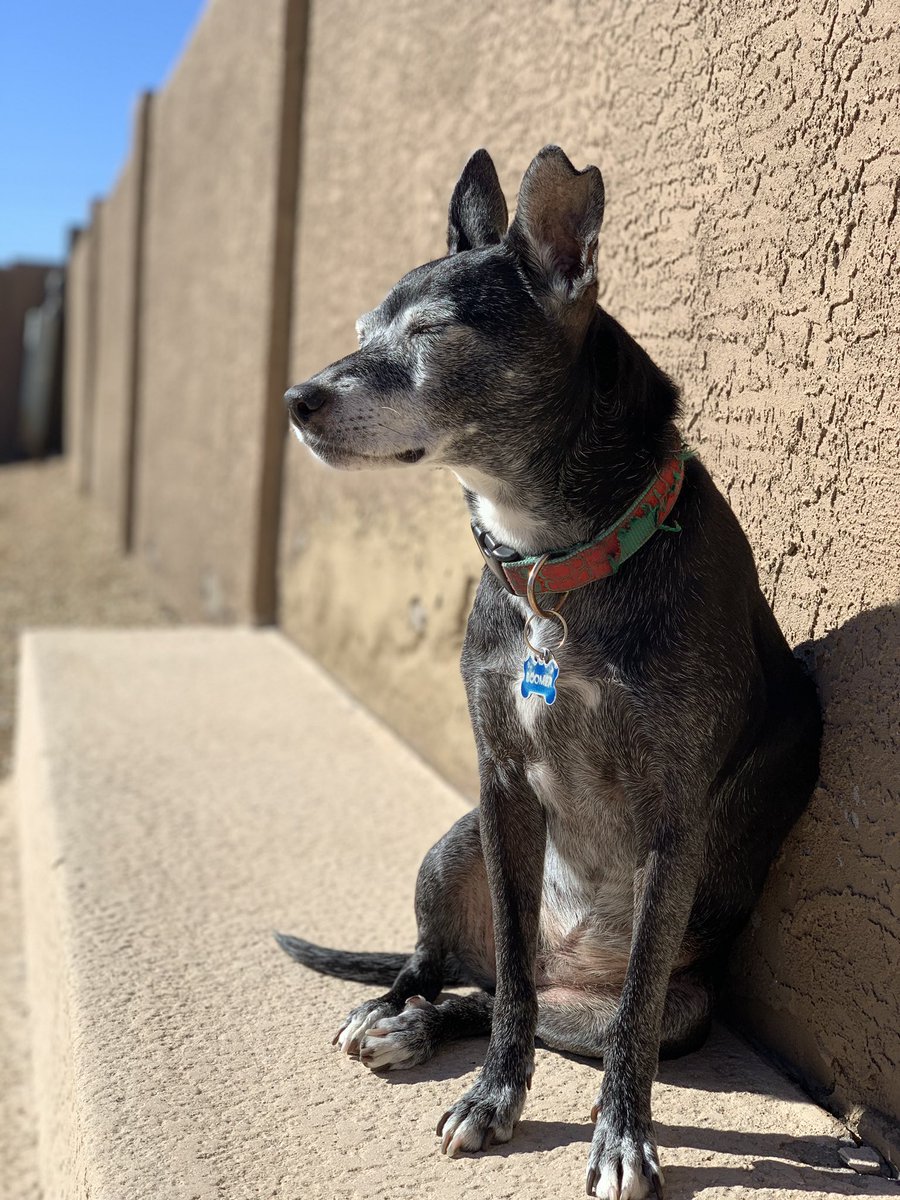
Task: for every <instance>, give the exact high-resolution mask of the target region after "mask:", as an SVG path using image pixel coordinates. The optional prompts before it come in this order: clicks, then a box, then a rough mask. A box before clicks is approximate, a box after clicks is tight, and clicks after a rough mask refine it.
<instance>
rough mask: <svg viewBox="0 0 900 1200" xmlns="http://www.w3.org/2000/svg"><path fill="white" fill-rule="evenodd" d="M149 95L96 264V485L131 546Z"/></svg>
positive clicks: (108, 203) (108, 210) (106, 216)
mask: <svg viewBox="0 0 900 1200" xmlns="http://www.w3.org/2000/svg"><path fill="white" fill-rule="evenodd" d="M150 103H151V101H150V96H149V94H147V95H144V96H142V97H141V99H140V100H139V101H138V106H137V113H136V117H135V122H134V137H133V139H132V147H131V154H130V156H129V158H128V161H127V162H126V164H125V166H124V167H123V169H122V173H121V175H120V176H119V179H118V182H117V183H116V185H115V187H114V188H113V190H112V192H111V193H110V194H109V196H107V198H106V200H105V202H104V207H103V241H102V244H101V246H100V253H99V257H98V263H97V280H98V286H97V362H96V371H95V395H94V420H93V429H92V453H91V491H92V492H93V494H94V495H95V496H96V498H97V500H98V502H99V503H100V504H101V505H102V506H103V508H104V509H106V511H107V512H108V513H109V514H110V516H111V517H112V519H113V520H114V522H115V525H116V530H117V533H118V537H119V542H120V545H121V546H122V548H123V549H127V548H128V547H129V545H130V529H131V497H132V469H133V441H134V420H135V415H136V407H135V405H136V387H137V378H136V370H137V354H138V333H139V321H138V311H137V309H138V303H139V293H140V264H141V234H142V214H143V209H144V202H143V199H144V196H143V189H144V183H145V166H146V139H147V133H148V122H149V113H150Z"/></svg>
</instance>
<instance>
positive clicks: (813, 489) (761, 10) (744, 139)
mask: <svg viewBox="0 0 900 1200" xmlns="http://www.w3.org/2000/svg"><path fill="white" fill-rule="evenodd" d="M890 8H891V6H890V4H889V3H888V0H873V3H871V4H869V5H868V6H867V7H866V9H865V11H864V13H861V12H859V11H855V12H852V13H851V12H850V10H849V9H847V8H846V6H842V5H840V4H839V3H837V2H836V0H826V3H825V4H824V5H823V6H821V11H819V12H818V13H816V12H814V11H813V10H812V9H802V10H798V9H796V8H795V7H794V6H789V5H788V4H787V3H786V2H782V0H777V2H776V3H774V4H772V3H762V0H753V2H751V3H749V4H746V3H741V4H738V3H736V0H727V2H726V3H723V4H719V5H716V6H712V7H710V6H700V7H696V8H693V9H686V8H685V7H684V6H682V5H677V4H675V3H668V0H666V2H664V3H661V4H659V3H657V4H648V3H638V4H634V3H628V2H626V0H606V2H605V3H604V4H603V5H602V6H596V5H595V6H580V5H577V4H574V3H554V4H542V5H530V6H522V5H514V4H512V3H509V2H507V0H504V2H502V3H500V4H497V5H492V6H475V5H471V6H463V7H460V6H458V5H455V4H451V3H449V0H436V2H434V3H430V4H428V5H424V4H421V3H419V2H418V0H393V2H392V3H390V4H388V5H383V6H379V7H378V10H377V16H376V14H375V12H374V10H373V8H372V6H371V5H369V4H367V3H364V2H363V0H332V2H331V3H329V4H328V5H320V6H318V7H316V8H315V9H314V13H313V20H312V27H311V30H310V56H309V67H308V79H307V94H306V100H305V106H304V122H303V135H302V136H303V143H302V144H303V157H302V166H301V178H302V196H301V209H300V222H299V242H298V254H297V268H296V309H295V312H296V317H295V325H294V350H293V361H292V367H293V372H292V373H293V379H295V380H298V379H302V378H304V377H305V376H307V375H308V374H310V373H312V372H313V371H315V370H317V369H318V368H320V367H321V366H323V365H324V364H325V363H327V362H329V361H331V360H332V359H334V358H336V357H338V356H340V355H342V354H344V353H347V352H348V351H349V350H351V349H352V348H354V346H355V339H354V333H353V322H354V320H355V318H356V316H357V315H358V314H359V313H360V312H362V311H364V310H365V309H367V308H369V307H371V306H372V305H373V304H375V303H377V302H378V301H379V300H380V299H381V297H382V296H383V294H384V292H385V291H386V290H387V288H388V287H389V286H390V285H391V284H392V283H393V282H394V280H395V279H396V278H397V277H398V276H399V275H400V274H402V273H403V272H404V271H406V270H408V269H409V268H410V267H412V266H414V265H416V264H417V263H419V262H421V261H423V260H425V259H427V258H431V257H434V256H435V255H437V254H440V253H442V251H443V234H444V227H445V219H446V218H445V214H446V204H447V200H448V197H449V194H450V190H451V188H452V185H453V182H454V179H455V177H456V174H457V173H458V170H459V168H460V167H461V165H462V163H463V162H464V160H465V158H466V156H467V155H468V153H469V152H470V151H471V150H473V149H474V148H475V147H476V146H479V145H486V146H487V147H488V148H489V149H490V150H491V152H492V153H493V155H494V157H495V161H496V162H497V165H498V169H499V171H500V176H501V180H502V182H503V184H504V187H505V189H506V191H507V196H508V199H509V200H510V201H512V200H513V199H514V193H515V188H516V186H517V184H518V181H519V178H520V177H521V172H522V170H523V169H524V167H525V166H526V165H527V163H528V161H529V159H530V157H531V155H532V154H533V153H534V152H535V151H536V150H537V149H538V148H539V147H540V146H541V145H543V144H544V143H545V142H548V141H555V142H559V143H560V144H561V145H562V146H563V147H564V148H565V149H566V150H567V151H568V153H569V154H570V156H571V157H572V159H573V161H574V162H575V163H576V164H578V165H583V164H584V163H586V162H596V163H598V164H599V165H600V166H601V167H602V169H603V172H604V177H605V180H606V187H607V221H606V227H605V230H604V234H603V238H602V241H601V278H602V283H601V301H602V303H604V305H605V306H606V307H607V308H608V309H609V310H610V311H611V312H612V313H613V314H614V315H616V316H617V317H618V318H619V319H620V320H622V321H623V323H624V324H625V325H626V326H627V327H628V328H629V329H630V330H631V331H632V332H633V333H634V334H635V336H637V337H638V338H639V340H641V341H642V342H643V344H644V345H645V346H646V347H647V349H648V350H649V351H650V353H651V354H652V355H653V356H654V357H655V358H656V359H657V361H658V362H659V363H660V364H661V365H662V366H663V367H665V368H666V369H667V370H668V371H669V372H670V373H672V374H673V375H674V376H675V378H676V379H677V380H678V382H679V383H680V384H681V386H682V387H683V390H684V398H685V409H686V419H685V423H684V429H685V431H686V433H687V436H688V437H689V438H690V440H691V442H692V443H693V444H694V445H695V446H697V447H698V448H699V449H700V451H701V453H702V454H703V456H704V458H705V460H706V462H707V463H708V465H709V466H710V468H711V470H712V471H713V474H714V476H715V477H716V478H717V480H718V482H719V484H720V486H721V487H722V488H723V489H724V490H725V492H726V493H727V494H728V496H729V498H730V500H731V503H732V505H733V506H734V508H735V510H736V512H737V513H738V515H739V517H740V518H741V520H742V521H743V522H744V525H745V528H746V529H747V531H748V533H749V536H750V539H751V542H752V544H753V546H754V549H755V551H756V554H757V556H758V560H759V564H760V569H761V574H762V578H763V580H764V585H765V588H766V591H767V594H768V595H769V596H770V598H771V599H772V600H773V603H774V606H775V610H776V613H777V615H778V617H779V619H780V620H781V622H782V624H783V626H784V628H785V630H786V632H787V633H788V635H789V637H790V638H791V639H792V640H793V641H794V642H795V643H800V642H807V643H810V644H809V646H808V647H807V652H808V653H809V654H810V657H811V659H812V660H813V661H814V663H815V665H816V668H817V671H818V676H819V679H820V682H821V686H822V692H823V699H824V701H825V704H826V718H827V741H826V748H825V758H824V765H823V775H822V783H821V787H820V789H819V791H818V792H817V794H816V797H815V799H814V802H813V804H812V806H811V809H810V812H809V814H808V815H807V816H806V817H805V818H804V819H803V820H802V821H801V823H800V825H799V826H798V828H797V830H796V832H795V834H794V835H793V836H792V837H791V838H790V840H789V843H788V845H787V847H786V849H785V852H784V853H783V855H782V857H781V859H780V860H779V863H778V865H777V867H776V869H775V871H774V872H773V876H772V878H771V881H770V885H769V888H768V892H767V894H766V897H765V899H764V901H763V904H762V905H761V907H760V910H759V913H758V914H757V917H756V918H755V921H754V925H753V928H752V929H751V930H750V931H749V932H748V935H747V936H746V938H745V939H744V942H743V943H742V946H741V948H740V951H739V954H738V956H737V960H736V979H738V980H740V988H739V990H740V992H741V998H740V1008H741V1010H742V1011H743V1013H744V1016H745V1019H746V1021H747V1022H748V1023H749V1026H750V1028H751V1029H753V1030H755V1031H757V1032H760V1033H761V1034H762V1035H763V1036H764V1037H765V1038H766V1040H767V1041H768V1042H769V1044H770V1045H772V1046H774V1047H775V1048H776V1049H777V1050H778V1051H780V1052H781V1053H783V1054H784V1055H785V1057H786V1058H788V1059H789V1060H790V1061H792V1062H794V1063H795V1064H797V1065H798V1067H799V1068H800V1069H801V1071H802V1072H803V1073H804V1075H805V1077H806V1078H807V1079H808V1080H810V1081H812V1082H813V1083H814V1084H816V1085H817V1086H818V1088H819V1089H820V1093H821V1094H822V1095H823V1096H824V1097H825V1098H826V1099H829V1101H830V1102H831V1103H832V1104H833V1105H834V1106H835V1107H838V1108H843V1109H844V1110H845V1111H847V1110H849V1109H850V1108H851V1106H856V1109H855V1113H856V1115H855V1119H856V1120H858V1121H861V1122H862V1125H863V1127H864V1128H865V1129H866V1130H867V1136H872V1137H875V1136H876V1133H875V1126H876V1125H878V1123H879V1121H880V1118H879V1116H878V1113H879V1112H882V1113H888V1114H891V1115H892V1116H893V1117H894V1118H897V1117H898V1115H900V1094H898V1090H897V1088H898V1078H900V1077H898V1074H897V1071H896V1063H897V1062H898V1061H900V1045H898V1044H897V1036H898V1034H897V1031H898V1020H897V999H896V995H897V989H896V954H897V945H898V938H900V894H898V890H897V887H896V879H897V869H898V863H897V862H896V861H895V860H893V859H892V858H891V855H892V854H893V853H895V851H892V850H891V849H890V847H891V846H894V847H896V846H897V844H898V832H900V814H898V807H897V804H898V793H897V779H898V777H900V770H898V767H900V751H898V745H897V741H896V728H897V719H898V716H900V713H898V698H897V688H896V679H897V674H896V670H897V660H898V652H900V651H898V647H900V629H898V617H897V614H898V600H900V589H898V574H897V566H896V563H897V546H898V540H900V539H898V534H900V518H898V515H897V514H898V512H900V484H898V481H897V476H896V456H897V446H898V440H900V406H898V399H897V389H896V347H897V332H898V330H897V323H898V315H897V306H896V304H893V305H892V304H891V303H890V299H889V290H890V286H891V285H890V277H891V272H892V271H896V265H897V263H896V244H897V236H896V235H897V216H896V214H897V192H896V149H895V147H894V146H893V144H892V141H891V136H890V133H889V129H890V122H891V120H892V117H893V115H894V114H895V113H896V104H897V99H898V90H900V89H898V84H897V79H898V71H897V66H898V34H897V30H896V23H895V22H892V20H891V13H890ZM287 474H288V484H287V488H286V493H285V509H284V514H283V527H282V534H283V536H282V543H281V546H282V551H281V561H282V572H283V582H282V619H283V623H284V625H285V628H286V629H287V631H288V632H289V633H290V634H291V635H292V636H294V637H295V638H296V639H297V640H298V641H299V642H300V643H301V644H302V645H303V646H304V647H306V648H307V649H308V650H310V651H311V652H312V653H313V654H315V655H316V656H317V657H319V658H320V659H321V660H322V661H323V662H324V663H325V664H326V665H328V666H329V667H330V668H331V669H332V670H334V671H335V672H336V673H337V674H338V675H339V676H340V677H341V678H342V679H343V680H344V681H345V682H346V683H347V684H348V685H349V686H350V687H351V688H352V689H353V690H354V691H355V692H356V693H357V694H358V695H360V696H361V697H362V698H363V699H364V700H365V701H366V702H367V703H368V704H370V705H371V706H372V707H374V708H375V709H376V711H378V712H380V713H381V714H382V716H384V717H385V719H387V720H388V721H390V722H391V723H393V724H394V725H396V726H397V727H398V728H399V729H401V730H402V731H403V733H404V734H405V735H406V736H407V737H408V738H409V739H410V741H411V742H412V743H413V744H414V745H415V746H417V747H418V748H419V749H420V750H421V751H422V752H423V753H424V754H425V755H426V756H427V757H429V758H430V759H431V760H432V761H433V762H435V763H436V764H437V765H438V766H439V767H440V768H441V769H442V770H444V771H445V772H446V773H448V774H449V775H450V776H451V777H452V778H453V779H454V780H456V781H457V782H460V783H462V784H463V785H469V786H470V787H471V785H472V782H473V770H472V762H473V759H472V754H471V751H470V749H469V746H470V737H469V734H468V732H467V728H466V719H465V714H464V705H463V700H462V689H461V686H460V685H459V684H458V682H457V679H456V668H455V659H456V654H457V651H458V646H459V642H460V639H461V634H462V629H463V625H464V620H465V614H466V611H467V607H468V603H469V600H470V597H471V591H472V587H473V583H474V579H475V578H476V576H477V574H478V571H479V566H480V560H479V558H478V556H477V553H476V551H475V548H474V545H473V544H472V542H471V537H470V534H469V531H468V526H467V519H466V514H465V510H464V507H463V504H462V501H461V499H460V498H458V496H457V495H456V494H455V493H456V491H457V486H456V484H455V481H453V480H451V479H448V478H445V477H443V476H437V475H428V474H425V473H422V474H420V475H418V476H416V475H414V474H412V473H411V472H408V471H407V472H403V473H402V474H401V473H400V472H397V473H380V474H378V475H371V476H365V475H352V476H351V475H344V474H339V473H332V472H329V471H327V470H326V469H324V468H321V467H318V466H317V465H316V464H315V463H313V462H312V461H311V459H310V458H309V456H308V455H307V454H306V452H305V451H303V450H302V449H300V448H298V447H296V446H293V447H292V448H291V451H290V453H289V455H288V471H287ZM881 1128H882V1131H884V1130H885V1129H887V1128H888V1126H887V1125H884V1124H883V1125H882V1126H881ZM878 1136H879V1137H881V1143H882V1145H884V1144H886V1139H887V1138H888V1134H886V1133H884V1134H883V1136H882V1135H878Z"/></svg>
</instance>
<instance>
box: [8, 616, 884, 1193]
mask: <svg viewBox="0 0 900 1200" xmlns="http://www.w3.org/2000/svg"><path fill="white" fill-rule="evenodd" d="M19 722H20V724H19V732H18V744H17V766H16V772H17V775H16V792H17V796H18V802H19V808H20V813H19V817H20V831H21V840H22V863H23V904H24V910H25V926H26V946H27V953H28V975H29V997H30V1003H31V1009H32V1019H33V1037H34V1058H35V1073H36V1092H37V1100H38V1107H39V1109H40V1114H41V1120H40V1125H41V1127H40V1159H41V1169H42V1175H43V1180H42V1182H43V1186H44V1191H45V1195H47V1196H48V1197H53V1198H54V1200H68V1198H69V1197H78V1198H83V1197H88V1196H90V1197H91V1200H124V1198H126V1197H127V1198H128V1200H143V1198H145V1197H146V1198H148V1200H149V1198H151V1197H152V1198H153V1200H161V1198H163V1197H164V1198H166V1200H169V1198H173V1200H174V1198H181V1197H184V1198H185V1200H187V1198H199V1200H207V1198H213V1197H216V1198H218V1197H234V1198H243V1197H279V1198H285V1200H296V1198H298V1197H300V1196H303V1197H304V1198H305V1197H322V1198H323V1200H324V1198H326V1197H327V1198H328V1200H333V1198H334V1197H347V1198H349V1197H381V1196H383V1197H396V1196H402V1195H410V1196H426V1197H431V1196H438V1195H440V1196H441V1197H448V1196H449V1197H454V1196H459V1197H463V1196H485V1197H507V1196H515V1197H517V1200H529V1198H532V1197H533V1198H534V1200H537V1198H538V1197H541V1198H545V1197H551V1196H552V1197H557V1196H559V1197H562V1196H572V1197H576V1196H579V1195H580V1194H582V1192H583V1186H584V1185H583V1178H584V1161H585V1155H586V1150H587V1145H586V1143H587V1142H588V1140H589V1138H590V1127H589V1124H588V1122H587V1114H588V1110H589V1108H590V1104H591V1100H592V1097H593V1094H594V1092H595V1090H596V1082H597V1080H596V1070H595V1068H594V1067H592V1066H591V1065H590V1064H588V1063H586V1062H583V1061H579V1060H576V1059H573V1058H564V1057H562V1056H560V1055H558V1054H552V1053H549V1052H546V1051H540V1052H539V1054H538V1063H537V1074H536V1077H535V1086H534V1090H533V1091H532V1093H531V1096H530V1098H529V1103H528V1107H527V1109H526V1114H525V1120H524V1121H523V1122H522V1125H521V1127H520V1129H519V1131H518V1135H517V1137H516V1139H515V1140H514V1141H513V1142H512V1143H511V1144H510V1145H509V1146H507V1147H501V1148H498V1149H496V1150H494V1151H492V1152H491V1153H489V1154H487V1155H484V1156H481V1157H478V1158H465V1159H462V1160H456V1161H452V1162H451V1161H448V1160H445V1159H442V1158H441V1156H440V1155H439V1154H438V1152H437V1143H436V1139H435V1137H434V1124H435V1121H436V1119H437V1117H438V1116H439V1114H440V1112H441V1111H442V1110H443V1108H444V1107H445V1106H446V1103H447V1101H449V1100H452V1099H453V1098H455V1095H456V1094H457V1093H458V1092H459V1091H460V1090H461V1089H462V1088H463V1087H465V1086H467V1085H468V1082H469V1080H470V1079H471V1078H472V1077H473V1075H474V1073H475V1071H476V1069H477V1065H478V1063H479V1062H480V1060H481V1057H482V1055H483V1052H484V1044H483V1043H478V1042H470V1043H462V1044H460V1045H459V1046H458V1047H455V1048H453V1049H452V1050H451V1051H450V1052H448V1053H446V1054H444V1055H442V1056H441V1057H440V1058H438V1059H436V1060H435V1061H434V1062H433V1063H432V1064H428V1065H426V1066H424V1067H422V1068H417V1069H416V1070H415V1071H412V1072H408V1073H396V1074H394V1075H392V1076H389V1077H387V1078H378V1077H374V1076H371V1075H369V1074H368V1073H366V1072H365V1071H364V1069H363V1068H362V1067H360V1066H359V1065H358V1064H356V1063H354V1062H351V1061H349V1060H347V1059H345V1058H343V1057H341V1056H339V1055H338V1054H337V1053H334V1052H330V1049H329V1042H330V1039H331V1036H332V1034H333V1032H334V1031H335V1029H336V1028H337V1025H338V1022H339V1021H340V1019H341V1018H342V1017H343V1015H344V1014H345V1012H346V1011H347V1010H348V1009H349V1008H350V1007H352V1006H353V1005H354V1004H356V1003H358V1002H359V1000H360V999H361V998H363V997H364V996H365V995H367V994H373V993H372V992H371V990H370V989H365V988H362V987H359V986H357V985H353V984H347V983H340V982H338V981H333V980H327V979H324V978H322V977H320V976H316V975H312V974H310V973H306V972H304V971H303V970H302V969H301V968H299V967H297V966H295V965H294V964H292V963H290V962H289V961H288V960H287V959H286V958H285V957H284V956H283V955H281V954H280V952H279V951H278V950H277V948H276V947H275V945H274V943H273V942H272V940H271V937H270V930H271V929H272V928H273V927H280V928H284V929H287V930H290V931H292V932H298V933H303V934H306V935H308V936H310V937H313V938H315V939H317V940H322V941H325V942H330V943H333V944H342V945H348V946H349V945H354V946H358V947H361V948H373V949H378V948H380V949H402V948H404V947H407V948H408V947H410V946H411V944H412V939H413V936H414V922H413V915H412V906H411V896H412V887H413V881H414V877H415V871H416V868H417V866H418V862H419V860H420V858H421V856H422V854H423V853H424V851H425V850H426V849H427V847H428V846H429V845H430V844H431V843H432V842H433V841H434V840H435V839H436V838H437V837H438V836H440V834H441V833H442V832H443V831H444V830H445V829H446V828H447V826H448V825H449V824H450V823H451V822H452V821H453V820H454V819H455V817H456V816H458V815H459V814H460V813H461V812H462V811H463V809H464V802H463V800H462V799H461V798H460V797H459V796H458V795H457V794H456V793H455V792H453V791H452V790H451V789H450V788H449V787H447V786H446V785H445V784H444V783H443V782H442V781H441V780H440V779H438V778H437V777H436V776H435V775H434V774H433V773H432V772H431V771H430V770H429V769H428V768H427V767H426V766H424V765H423V763H422V762H421V761H420V760H419V759H418V758H416V757H415V756H414V755H413V754H412V753H411V752H410V751H409V749H408V748H407V747H406V746H404V745H403V744H402V743H400V742H399V741H398V740H397V739H396V738H395V737H394V736H393V735H392V734H391V733H389V732H388V731H387V730H386V729H385V728H384V727H383V726H381V725H380V724H379V723H378V722H377V721H375V720H374V719H373V718H372V717H371V716H370V715H369V714H368V713H367V712H365V711H364V710H362V709H361V708H360V707H358V706H357V705H356V704H355V703H354V702H352V701H351V700H350V699H349V698H348V697H347V696H346V695H344V694H343V693H342V692H340V691H339V690H338V689H337V688H336V687H335V685H334V684H333V683H332V682H330V681H329V680H328V679H327V678H326V677H324V676H323V675H322V674H321V672H320V671H319V670H318V669H317V668H316V667H315V666H314V665H313V664H311V663H310V662H309V661H308V660H306V659H304V658H303V657H302V656H301V655H300V654H299V653H298V652H297V651H295V650H294V649H292V648H291V647H290V646H289V644H288V643H287V642H285V641H284V640H283V639H282V638H281V637H280V636H279V635H277V634H275V633H272V632H251V631H243V630H236V631H235V630H232V631H211V630H178V631H164V632H153V633H115V632H103V633H86V632H75V633H72V632H66V633H55V632H51V633H39V634H32V635H29V636H27V637H26V638H25V640H24V645H23V659H22V672H21V682H20V707H19ZM655 1104H656V1116H657V1120H658V1130H659V1134H660V1139H661V1142H662V1146H663V1160H664V1165H665V1167H666V1171H667V1177H668V1181H669V1195H670V1197H671V1200H678V1198H679V1197H687V1196H691V1195H703V1194H706V1195H710V1196H712V1195H724V1194H727V1195H728V1196H732V1197H734V1196H743V1195H747V1196H748V1197H749V1196H757V1197H758V1196H760V1195H762V1194H764V1193H765V1191H766V1190H767V1189H778V1191H779V1194H780V1196H783V1197H788V1196H796V1197H800V1196H803V1197H811V1196H817V1195H818V1196H825V1195H832V1194H840V1195H844V1194H848V1195H849V1194H853V1195H860V1194H864V1195H868V1196H893V1197H897V1196H898V1195H900V1190H898V1188H897V1187H896V1185H895V1184H893V1183H892V1182H890V1181H888V1180H884V1179H880V1178H863V1177H859V1176H856V1175H854V1174H852V1173H851V1172H849V1171H847V1170H841V1169H840V1168H839V1165H838V1163H839V1160H838V1156H837V1142H836V1138H837V1137H838V1136H840V1134H841V1129H840V1126H838V1125H837V1124H836V1122H834V1121H833V1120H832V1119H831V1118H830V1117H828V1116H827V1115H826V1114H824V1113H823V1112H822V1111H821V1110H819V1109H817V1108H816V1107H815V1106H814V1105H812V1104H811V1103H809V1102H808V1101H807V1100H805V1099H804V1098H803V1097H802V1096H801V1095H800V1094H799V1093H798V1092H797V1091H796V1090H795V1089H794V1088H793V1087H791V1086H790V1085H789V1084H788V1083H786V1082H785V1080H783V1079H782V1078H781V1077H780V1076H778V1075H777V1074H776V1073H775V1072H774V1071H772V1070H771V1069H770V1068H769V1067H768V1066H766V1065H765V1064H764V1063H762V1062H761V1061H760V1060H759V1059H758V1058H757V1057H755V1056H754V1055H753V1054H752V1053H750V1052H749V1051H748V1050H747V1048H746V1047H745V1046H743V1045H742V1044H741V1043H739V1042H737V1041H736V1040H734V1039H733V1038H731V1037H730V1036H728V1035H727V1034H725V1033H723V1032H721V1031H717V1032H716V1033H715V1035H714V1037H713V1039H712V1041H711V1043H710V1044H709V1046H708V1047H707V1048H706V1049H704V1050H703V1051H702V1052H701V1053H699V1054H697V1055H694V1056H692V1057H689V1058H687V1059H683V1060H681V1061H679V1062H676V1063H671V1064H667V1065H665V1066H664V1067H663V1069H662V1070H661V1073H660V1081H659V1083H658V1084H657V1087H656V1096H655ZM760 1189H763V1191H762V1192H761V1191H760Z"/></svg>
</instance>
